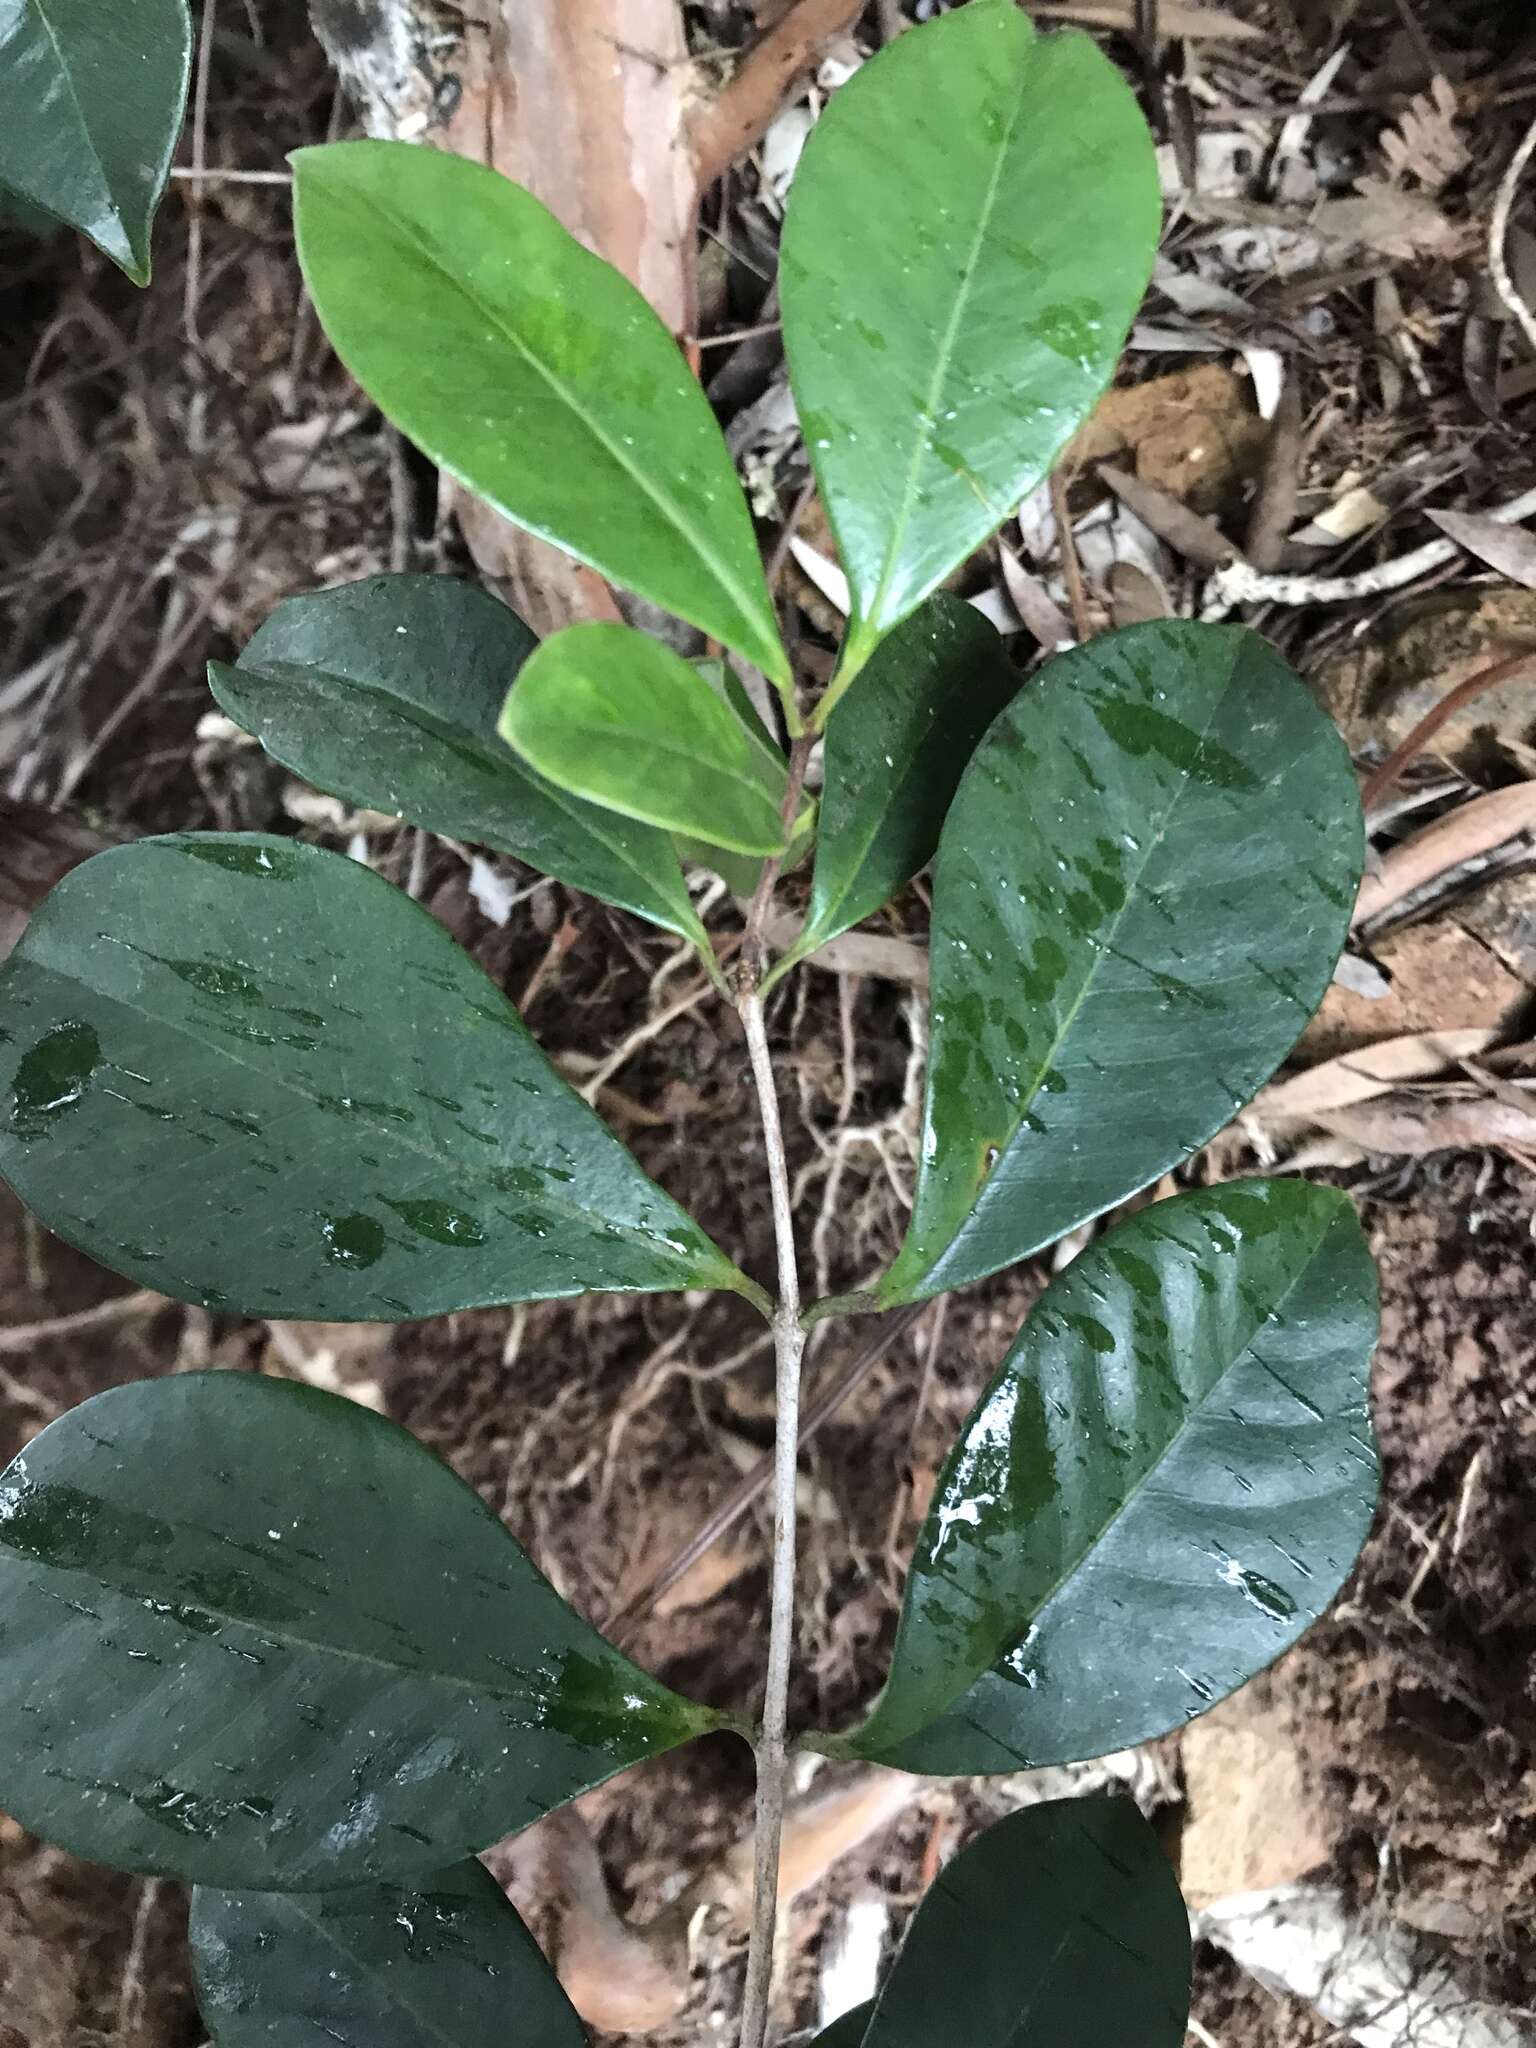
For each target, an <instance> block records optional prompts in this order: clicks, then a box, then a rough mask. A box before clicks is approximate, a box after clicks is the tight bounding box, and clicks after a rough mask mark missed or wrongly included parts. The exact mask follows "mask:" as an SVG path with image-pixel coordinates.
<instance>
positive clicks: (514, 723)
mask: <svg viewBox="0 0 1536 2048" xmlns="http://www.w3.org/2000/svg"><path fill="white" fill-rule="evenodd" d="M501 735H502V738H503V739H504V740H506V742H507V744H508V745H509V746H510V747H511V748H512V749H513V750H514V751H515V752H516V753H517V754H519V755H521V757H522V758H523V760H525V761H527V762H528V763H529V764H530V765H531V766H532V767H533V768H535V769H536V770H537V771H538V773H539V774H540V775H543V776H546V777H547V778H548V779H549V781H551V782H555V783H558V784H559V785H560V787H561V788H562V789H569V790H572V791H573V792H574V793H575V794H576V795H577V796H581V797H585V798H587V799H588V800H589V801H590V802H592V803H596V804H603V805H605V806H606V807H607V808H608V809H609V810H613V811H617V812H619V814H620V815H621V816H623V817H626V818H638V819H639V820H640V821H641V822H642V823H643V824H647V825H657V826H660V827H661V829H662V830H663V831H666V832H680V833H683V834H685V835H686V836H687V837H689V838H691V839H707V840H709V841H711V842H712V843H713V844H714V845H716V846H722V847H724V848H725V849H726V851H727V852H728V853H753V854H769V853H777V852H778V851H779V850H780V848H781V847H782V846H783V844H784V830H783V827H782V826H781V824H780V822H779V810H780V807H781V805H782V803H783V801H784V787H785V779H786V770H785V766H784V762H783V759H782V757H779V758H778V759H775V757H774V755H773V754H772V752H771V751H770V750H769V749H768V748H767V747H765V746H764V745H763V744H762V742H761V740H758V739H754V738H753V737H752V735H751V734H750V733H749V732H748V730H747V729H746V727H745V726H744V725H743V724H742V722H741V720H740V719H739V718H738V717H737V716H736V714H735V712H734V711H732V710H731V708H730V706H729V705H728V704H726V703H725V701H724V699H723V698H721V697H720V696H717V695H716V693H715V691H714V690H712V689H711V688H710V686H709V684H708V682H707V681H706V680H705V679H704V677H703V676H701V675H700V674H699V672H698V670H697V669H696V668H694V667H693V666H692V664H691V663H689V662H686V661H684V660H683V658H682V656H681V655H678V654H674V653H673V652H672V650H671V649H670V648H669V647H663V646H662V644H661V642H660V641H658V640H652V639H651V638H650V637H649V635H648V634H645V633H637V632H636V631H635V630H634V629H633V628H632V627H630V626H568V627H567V628H566V630H565V631H564V632H563V633H556V634H554V635H553V636H552V638H550V639H548V640H546V641H545V642H544V644H543V646H542V647H540V648H539V650H538V652H537V653H536V654H534V655H531V656H530V657H529V659H528V661H527V663H526V664H525V665H524V667H523V670H522V673H521V674H520V675H519V676H518V679H517V682H516V683H515V685H514V686H513V689H512V692H511V694H510V696H509V697H508V698H507V701H506V708H505V709H504V710H503V712H502V715H501Z"/></svg>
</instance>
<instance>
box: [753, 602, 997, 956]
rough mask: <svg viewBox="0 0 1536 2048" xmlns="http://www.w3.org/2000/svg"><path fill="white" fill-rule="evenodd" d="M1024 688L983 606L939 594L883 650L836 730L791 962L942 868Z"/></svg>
mask: <svg viewBox="0 0 1536 2048" xmlns="http://www.w3.org/2000/svg"><path fill="white" fill-rule="evenodd" d="M1022 683H1023V677H1022V676H1020V675H1019V674H1018V672H1017V671H1016V670H1015V669H1014V668H1012V667H1011V666H1010V665H1009V662H1008V658H1007V656H1006V654H1005V653H1004V652H1003V644H1002V641H1001V640H1000V639H999V638H998V635H997V633H996V632H995V631H994V630H993V628H992V627H991V626H990V625H988V623H987V621H986V620H985V619H984V618H983V617H982V616H981V614H980V613H979V612H978V611H977V610H976V609H975V607H974V606H972V605H968V604H965V603H963V602H962V601H961V600H960V599H959V598H956V597H949V596H947V595H940V596H938V597H934V598H931V599H930V600H929V601H928V603H926V604H925V605H923V606H922V607H921V608H920V609H919V610H918V611H916V612H915V613H914V614H913V615H912V617H911V618H910V619H908V620H907V621H906V622H905V623H904V624H903V625H901V626H898V627H897V629H896V631H895V632H894V633H892V634H891V635H890V636H889V638H888V639H886V640H884V641H883V642H882V643H881V645H880V648H879V650H878V652H877V653H876V654H875V656H874V659H873V660H872V661H871V662H870V664H869V667H868V668H867V669H866V670H865V672H864V675H863V676H862V678H861V679H860V682H859V692H858V696H857V699H856V700H854V701H853V702H849V701H848V700H847V699H846V698H845V699H844V700H843V702H842V703H841V704H839V705H838V707H837V708H836V710H834V712H833V713H832V716H831V718H830V719H829V721H828V723H827V737H826V756H825V759H826V766H825V771H824V778H823V787H822V798H821V810H820V815H819V822H818V827H817V841H816V871H815V875H814V877H813V880H812V884H811V900H810V905H809V908H808V911H807V914H806V921H805V925H804V928H803V930H802V931H801V934H800V936H799V938H798V939H797V940H796V942H795V944H794V947H793V948H792V949H791V951H790V953H789V954H788V955H787V956H786V964H787V963H788V961H791V960H797V959H803V958H804V957H805V955H806V954H808V953H814V952H815V950H816V948H817V947H818V946H824V945H825V944H826V942H827V940H828V939H833V938H836V937H837V935H838V933H839V932H845V931H848V930H850V929H851V928H852V927H853V926H854V925H856V924H859V923H861V922H862V921H863V920H864V919H865V918H866V917H869V916H870V915H871V914H872V913H873V912H875V911H877V910H879V909H880V908H881V906H882V905H883V904H886V903H888V902H889V901H890V899H891V898H892V897H893V896H894V895H895V894H896V892H897V890H898V889H901V888H903V887H904V886H905V885H906V884H907V883H908V882H910V881H911V879H912V877H913V876H914V875H915V874H917V873H918V871H919V870H920V869H922V868H924V867H926V866H927V865H928V862H929V861H930V860H931V859H932V858H933V852H934V848H935V847H936V846H937V845H938V843H939V831H940V828H941V826H942V825H943V823H944V813H945V812H946V811H947V810H948V808H949V804H950V799H951V798H952V797H953V796H954V793H955V788H956V785H957V784H958V782H959V780H960V777H961V775H962V773H963V772H964V769H965V764H966V762H967V761H968V760H969V759H970V757H971V755H972V753H973V752H974V750H975V747H976V743H977V741H978V740H979V739H980V738H981V736H982V734H983V733H984V732H985V731H986V729H987V727H988V726H989V725H990V724H991V723H992V720H993V719H994V718H995V717H996V716H997V714H998V713H999V712H1000V711H1001V710H1002V709H1003V707H1004V705H1005V704H1007V703H1008V701H1009V700H1010V698H1012V697H1013V696H1014V695H1015V694H1016V693H1017V691H1018V690H1019V688H1020V686H1021V685H1022Z"/></svg>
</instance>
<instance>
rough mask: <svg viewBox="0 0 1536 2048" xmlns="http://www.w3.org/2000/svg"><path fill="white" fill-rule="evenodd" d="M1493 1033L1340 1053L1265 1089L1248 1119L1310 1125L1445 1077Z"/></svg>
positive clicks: (1420, 1036)
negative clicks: (1406, 1085)
mask: <svg viewBox="0 0 1536 2048" xmlns="http://www.w3.org/2000/svg"><path fill="white" fill-rule="evenodd" d="M1497 1036H1498V1034H1497V1032H1494V1031H1483V1030H1479V1031H1472V1030H1467V1031H1416V1032H1410V1033H1407V1034H1406V1035H1405V1036H1403V1037H1401V1038H1386V1039H1383V1040H1382V1042H1381V1043H1380V1044H1379V1045H1366V1046H1361V1047H1360V1049H1359V1050H1358V1051H1356V1052H1345V1053H1340V1054H1339V1055H1338V1056H1337V1057H1336V1058H1334V1059H1331V1060H1324V1061H1323V1062H1322V1064H1321V1065H1320V1066H1316V1067H1308V1068H1307V1070H1306V1072H1305V1073H1302V1074H1291V1075H1289V1076H1288V1077H1287V1078H1286V1079H1285V1080H1284V1081H1275V1082H1272V1083H1271V1084H1270V1086H1269V1087H1268V1088H1265V1089H1262V1090H1261V1091H1260V1092H1259V1094H1257V1095H1256V1096H1255V1097H1254V1099H1253V1101H1252V1102H1251V1103H1250V1104H1249V1106H1248V1109H1247V1110H1246V1112H1245V1115H1246V1116H1248V1117H1253V1118H1255V1119H1257V1121H1258V1122H1259V1123H1261V1124H1266V1125H1273V1124H1277V1123H1293V1122H1306V1121H1308V1120H1309V1119H1311V1118H1313V1117H1315V1116H1317V1115H1319V1114H1320V1113H1321V1112H1323V1111H1328V1110H1336V1109H1348V1108H1350V1107H1351V1106H1352V1105H1353V1104H1354V1103H1357V1102H1369V1101H1370V1100H1371V1099H1372V1098H1373V1097H1374V1096H1377V1095H1384V1094H1386V1093H1387V1092H1388V1090H1389V1089H1391V1088H1392V1087H1393V1086H1394V1085H1395V1084H1396V1083H1397V1082H1399V1081H1421V1080H1426V1079H1428V1078H1429V1077H1430V1076H1432V1075H1435V1074H1443V1073H1444V1072H1445V1070H1446V1068H1447V1067H1449V1066H1452V1065H1454V1064H1455V1062H1456V1061H1458V1060H1462V1059H1470V1058H1474V1057H1475V1056H1476V1055H1477V1054H1478V1053H1480V1052H1486V1051H1487V1049H1488V1047H1489V1046H1490V1045H1492V1043H1493V1041H1494V1039H1495V1038H1496V1037H1497Z"/></svg>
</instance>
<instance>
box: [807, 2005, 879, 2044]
mask: <svg viewBox="0 0 1536 2048" xmlns="http://www.w3.org/2000/svg"><path fill="white" fill-rule="evenodd" d="M874 2009H875V2001H874V2000H873V1999H872V1998H867V1999H866V2000H865V2001H864V2003H863V2004H862V2005H856V2006H854V2007H853V2008H852V2010H851V2011H849V2012H845V2013H844V2014H843V2015H842V2017H841V2018H840V2019H835V2020H834V2021H833V2022H832V2024H831V2026H829V2027H823V2028H822V2030H821V2032H820V2033H819V2034H818V2035H817V2036H816V2038H815V2040H814V2041H813V2042H812V2043H811V2048H859V2043H860V2042H861V2041H862V2040H863V2039H864V2030H865V2028H866V2027H867V2026H868V2025H869V2021H870V2015H871V2014H872V2013H873V2012H874Z"/></svg>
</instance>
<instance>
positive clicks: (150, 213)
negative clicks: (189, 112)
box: [0, 0, 192, 284]
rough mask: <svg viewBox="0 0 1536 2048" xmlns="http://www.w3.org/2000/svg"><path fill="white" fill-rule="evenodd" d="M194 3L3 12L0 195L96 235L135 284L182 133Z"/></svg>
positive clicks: (163, 0) (143, 272)
mask: <svg viewBox="0 0 1536 2048" xmlns="http://www.w3.org/2000/svg"><path fill="white" fill-rule="evenodd" d="M191 56H192V23H191V18H190V16H189V14H188V12H187V5H186V0H136V4H135V5H134V6H132V7H113V6H105V7H104V6H102V5H101V4H100V0H13V4H11V5H8V6H6V7H4V8H3V9H0V186H5V187H6V188H8V189H9V190H10V191H12V192H14V193H17V194H19V195H20V197H21V198H22V199H24V200H28V201H30V202H31V203H32V204H34V205H36V206H40V207H43V208H44V209H45V210H46V211H47V212H48V213H50V214H52V215H53V216H54V217H55V218H56V219H58V220H62V221H67V222H68V223H69V225H70V226H71V227H76V228H79V229H80V231H81V232H82V233H83V234H86V235H89V237H90V238H91V240H92V241H93V242H94V243H95V244H96V246H97V248H98V249H100V250H101V251H102V252H103V253H104V254H105V255H107V256H110V257H111V259H112V261H113V262H114V263H116V264H117V265H118V266H119V268H120V269H122V270H125V271H126V272H127V273H128V275H129V276H130V277H131V278H132V279H133V280H134V282H135V283H136V284H147V283H148V282H149V237H150V227H151V224H152V222H153V220H154V215H155V208H156V207H157V206H158V205H159V203H160V196H161V194H162V193H163V192H164V190H165V183H166V179H167V178H168V177H169V175H170V165H171V153H172V151H173V150H174V149H175V147H176V138H177V136H178V135H179V134H180V133H181V121H182V114H183V112H184V110H185V107H186V100H187V77H188V73H189V70H190V68H191Z"/></svg>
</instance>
